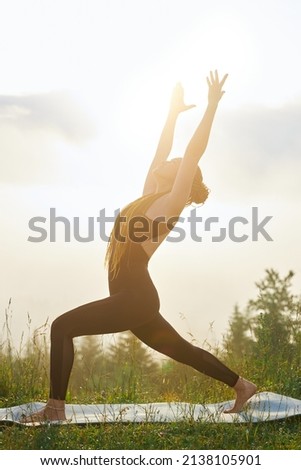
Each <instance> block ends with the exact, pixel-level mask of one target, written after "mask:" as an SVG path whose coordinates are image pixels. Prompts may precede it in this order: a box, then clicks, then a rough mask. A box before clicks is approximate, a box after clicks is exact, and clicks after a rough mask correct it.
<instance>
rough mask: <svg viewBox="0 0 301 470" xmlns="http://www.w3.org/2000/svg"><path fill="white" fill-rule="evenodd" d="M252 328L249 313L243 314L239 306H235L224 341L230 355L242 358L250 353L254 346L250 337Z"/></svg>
mask: <svg viewBox="0 0 301 470" xmlns="http://www.w3.org/2000/svg"><path fill="white" fill-rule="evenodd" d="M250 326H251V319H250V315H249V313H248V312H245V313H242V312H241V311H240V310H239V307H238V305H235V306H234V311H233V313H232V316H231V318H230V321H229V331H228V332H227V334H226V335H225V336H224V340H223V347H224V349H225V350H226V351H227V354H228V355H231V356H234V357H241V355H247V354H249V353H250V351H251V348H252V344H253V340H252V338H251V336H250Z"/></svg>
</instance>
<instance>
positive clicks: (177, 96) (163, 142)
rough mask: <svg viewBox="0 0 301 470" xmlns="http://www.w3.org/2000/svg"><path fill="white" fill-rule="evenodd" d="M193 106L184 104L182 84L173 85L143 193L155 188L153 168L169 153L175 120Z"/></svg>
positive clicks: (164, 159)
mask: <svg viewBox="0 0 301 470" xmlns="http://www.w3.org/2000/svg"><path fill="white" fill-rule="evenodd" d="M194 106H195V105H185V104H184V90H183V87H182V85H181V84H180V83H178V84H177V85H176V86H175V88H174V90H173V93H172V96H171V100H170V107H169V112H168V115H167V118H166V122H165V125H164V127H163V130H162V133H161V136H160V139H159V143H158V146H157V150H156V153H155V156H154V159H153V161H152V163H151V166H150V168H149V170H148V173H147V177H146V180H145V183H144V189H143V195H146V194H150V193H153V192H154V191H155V189H156V183H155V179H154V177H153V170H154V169H155V168H157V167H158V166H159V165H160V164H161V163H163V162H165V161H166V160H167V158H168V156H169V154H170V151H171V148H172V144H173V137H174V131H175V127H176V122H177V118H178V116H179V114H180V113H182V112H183V111H187V110H188V109H191V108H193V107H194Z"/></svg>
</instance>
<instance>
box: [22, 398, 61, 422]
mask: <svg viewBox="0 0 301 470" xmlns="http://www.w3.org/2000/svg"><path fill="white" fill-rule="evenodd" d="M65 420H66V414H65V401H64V400H55V399H54V398H49V400H48V402H47V403H46V405H45V407H44V408H43V409H42V410H40V411H37V412H36V413H32V414H31V415H28V416H24V417H22V418H21V419H20V422H21V423H23V424H26V423H45V422H51V421H65Z"/></svg>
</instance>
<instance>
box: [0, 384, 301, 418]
mask: <svg viewBox="0 0 301 470" xmlns="http://www.w3.org/2000/svg"><path fill="white" fill-rule="evenodd" d="M233 403H234V401H224V402H221V403H212V404H194V403H185V402H170V403H169V402H164V403H139V404H137V403H124V404H120V403H118V404H109V403H108V404H98V405H97V404H96V405H95V404H67V405H66V417H67V421H66V422H65V421H64V422H60V423H59V424H63V425H65V424H77V425H84V424H100V423H129V422H132V423H141V422H148V423H158V422H161V423H162V422H166V423H171V422H179V421H183V420H190V421H201V422H210V423H249V422H254V423H258V422H265V421H273V420H280V419H285V418H289V417H291V416H296V415H301V400H298V399H296V398H291V397H287V396H284V395H278V394H276V393H272V392H261V393H257V394H256V395H254V396H253V397H252V398H251V399H250V400H249V401H248V403H247V404H246V405H245V407H244V409H243V410H242V411H241V412H240V413H234V414H225V413H223V410H224V409H226V408H229V407H231V405H233ZM44 405H45V404H44V403H40V402H33V403H26V404H24V405H19V406H13V407H10V408H0V425H8V424H13V423H16V424H19V425H22V426H32V424H31V423H26V424H22V423H20V421H19V420H20V418H21V417H22V415H28V414H30V413H33V412H36V411H39V410H40V409H41V408H43V406H44ZM43 424H45V423H43Z"/></svg>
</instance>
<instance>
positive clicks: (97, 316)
mask: <svg viewBox="0 0 301 470" xmlns="http://www.w3.org/2000/svg"><path fill="white" fill-rule="evenodd" d="M129 302H130V299H129V296H128V294H127V293H126V292H125V291H121V292H119V293H115V294H113V295H111V296H110V297H107V298H105V299H102V300H98V301H95V302H91V303H89V304H86V305H83V306H81V307H78V308H76V309H74V310H71V311H70V312H67V313H65V314H63V315H61V316H60V317H58V318H57V319H56V320H55V321H54V322H53V323H52V326H51V367H50V376H51V377H50V379H51V389H50V397H51V398H55V399H60V400H64V399H65V396H66V391H67V386H68V381H69V377H70V373H71V369H72V365H73V360H74V349H73V338H75V337H78V336H85V335H99V334H106V333H117V332H121V331H126V330H131V331H132V332H133V333H134V335H136V336H137V337H138V338H139V339H140V340H141V341H143V343H145V344H147V345H148V346H150V347H151V348H153V349H155V350H156V351H159V352H160V353H162V354H165V355H166V356H168V357H171V358H172V359H175V360H176V361H179V362H181V363H183V364H187V365H189V366H192V367H193V368H194V369H196V370H197V371H199V372H202V373H204V374H206V375H208V376H210V377H213V378H214V379H217V380H220V381H221V382H223V383H225V384H227V385H229V386H231V387H233V386H234V385H235V383H236V382H237V380H238V378H239V377H238V375H237V374H236V373H234V372H233V371H231V370H230V369H228V367H226V366H225V365H224V364H223V363H222V362H220V361H219V360H218V359H217V358H216V357H214V356H213V355H212V354H210V353H209V352H207V351H204V350H203V349H201V348H198V347H196V346H193V345H192V344H190V343H189V342H188V341H186V340H185V339H184V338H182V337H181V336H180V335H179V334H178V333H177V332H176V331H175V330H174V328H173V327H172V326H171V325H170V324H169V323H168V322H167V321H166V320H164V318H163V317H162V316H161V315H160V313H159V312H155V313H154V314H151V315H150V314H148V315H146V317H147V318H145V317H144V316H143V311H139V312H138V311H137V309H136V310H135V309H134V308H133V309H130V308H126V309H125V308H124V307H125V306H127V307H129ZM124 310H126V311H124ZM143 318H144V321H143Z"/></svg>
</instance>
